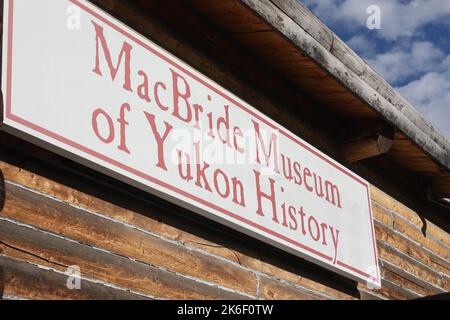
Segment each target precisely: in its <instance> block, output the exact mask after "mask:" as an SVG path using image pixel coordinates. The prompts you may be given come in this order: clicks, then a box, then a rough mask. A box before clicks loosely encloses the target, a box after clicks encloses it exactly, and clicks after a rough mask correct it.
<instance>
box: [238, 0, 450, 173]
mask: <svg viewBox="0 0 450 320" xmlns="http://www.w3.org/2000/svg"><path fill="white" fill-rule="evenodd" d="M241 1H242V2H243V3H244V4H245V5H247V6H248V7H249V8H250V9H251V10H252V11H254V12H255V13H257V14H258V15H259V16H260V17H261V18H263V19H264V20H265V21H267V23H268V24H270V25H271V26H272V27H273V28H275V29H276V30H278V31H279V32H280V33H281V34H282V35H284V36H285V37H286V38H287V39H289V40H290V41H291V42H292V45H293V46H295V47H297V48H298V49H299V50H301V51H303V52H305V53H306V54H307V55H308V56H309V57H311V58H312V59H313V60H314V61H315V62H316V63H317V64H318V65H319V66H320V67H322V68H323V69H324V70H326V71H328V72H329V73H330V74H331V75H332V76H333V77H334V78H335V79H338V81H339V82H340V83H342V84H343V85H345V86H346V88H347V89H348V90H349V94H356V95H357V96H358V97H360V98H361V99H362V100H363V101H364V102H365V103H366V104H367V105H368V106H370V107H371V108H372V109H373V110H375V111H376V112H378V113H379V114H380V115H381V117H383V118H384V119H386V120H387V121H388V122H389V123H390V124H392V126H393V127H396V128H398V129H399V130H401V131H402V132H403V133H405V134H406V135H407V136H408V137H409V138H410V139H411V140H412V141H414V142H415V143H416V144H417V145H419V146H420V147H421V148H422V149H423V150H424V151H426V152H427V153H428V154H429V155H431V157H432V158H433V159H436V160H437V161H438V162H439V163H440V164H442V165H443V166H444V167H446V168H450V157H449V154H450V146H449V143H448V141H447V139H446V138H445V137H444V136H442V134H440V133H439V132H437V131H436V130H435V129H434V128H433V127H432V126H431V125H430V123H429V122H427V121H426V120H425V119H424V118H423V117H422V116H421V115H420V114H419V113H418V112H417V110H415V108H414V107H412V106H411V105H410V104H409V103H407V102H406V101H405V100H404V99H402V98H401V96H400V95H399V94H398V93H396V92H395V91H394V90H392V88H391V87H390V86H389V85H385V86H383V85H382V84H383V83H386V82H385V81H383V80H382V78H381V77H380V76H378V75H377V74H376V73H375V72H374V71H373V70H372V69H371V68H370V67H369V66H368V65H367V64H366V63H365V62H364V61H362V60H359V61H358V60H357V59H352V60H350V61H351V63H352V64H359V68H357V70H359V69H361V70H362V71H363V73H362V75H360V72H359V71H355V72H354V71H353V70H355V68H356V66H355V65H354V66H353V67H352V68H349V67H348V66H347V65H346V64H348V62H349V61H348V60H347V59H343V58H342V57H339V56H335V55H334V54H333V50H331V52H330V51H329V50H328V49H327V43H326V42H323V40H322V39H323V38H319V37H317V36H314V32H312V31H308V30H307V29H306V28H309V29H313V30H314V29H319V30H320V28H321V25H322V23H321V22H320V21H317V22H316V23H315V26H314V27H312V26H308V25H306V26H303V25H302V23H300V22H297V21H295V20H296V19H295V15H298V14H300V13H299V10H295V11H293V12H295V13H296V14H295V15H293V12H291V13H289V12H287V13H288V14H287V13H286V12H283V11H282V10H280V9H279V8H278V7H277V6H276V5H275V4H274V0H272V1H271V0H258V1H255V0H241ZM304 12H307V13H308V11H307V9H305V10H304ZM309 15H311V16H312V15H313V14H312V13H309ZM302 21H306V23H311V21H314V20H313V19H309V20H306V19H302ZM333 36H334V34H333ZM321 41H322V42H321ZM334 41H341V40H339V39H338V38H337V37H335V38H334ZM341 42H342V41H341ZM344 51H345V50H344ZM338 52H339V51H338ZM346 56H347V55H346ZM367 75H370V76H371V77H372V80H374V81H369V80H368V78H367ZM365 76H366V77H365ZM330 81H331V80H330ZM374 82H375V83H374Z"/></svg>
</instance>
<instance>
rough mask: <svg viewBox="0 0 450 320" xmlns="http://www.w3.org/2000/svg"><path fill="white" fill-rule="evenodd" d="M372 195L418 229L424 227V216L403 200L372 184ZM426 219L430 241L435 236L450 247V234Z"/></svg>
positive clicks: (380, 203)
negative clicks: (402, 201) (403, 202)
mask: <svg viewBox="0 0 450 320" xmlns="http://www.w3.org/2000/svg"><path fill="white" fill-rule="evenodd" d="M370 197H371V199H372V202H375V203H376V204H378V205H380V206H381V207H383V208H385V209H386V210H387V211H388V212H392V213H394V214H395V215H398V216H401V217H403V218H404V219H405V220H406V221H408V222H409V223H410V224H413V225H414V226H415V227H416V228H417V229H418V230H421V229H422V228H423V227H424V220H422V218H421V217H420V215H419V214H418V213H417V212H415V211H414V210H411V209H410V208H408V207H407V206H405V205H404V204H402V203H401V202H399V201H397V200H395V199H394V198H392V197H391V196H389V195H387V194H386V193H385V192H383V191H381V190H380V189H378V188H376V187H374V186H371V187H370ZM425 221H426V231H427V236H428V235H430V236H431V238H430V241H433V238H434V239H435V240H437V241H438V242H441V243H443V244H445V245H446V246H447V247H450V234H449V233H447V232H445V231H444V230H442V229H441V228H439V227H438V226H436V225H435V224H433V223H431V222H429V221H427V220H425ZM422 238H423V236H422ZM419 240H420V239H419ZM416 241H418V240H416Z"/></svg>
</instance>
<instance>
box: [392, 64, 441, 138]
mask: <svg viewBox="0 0 450 320" xmlns="http://www.w3.org/2000/svg"><path fill="white" fill-rule="evenodd" d="M443 65H445V66H446V68H447V69H446V70H445V71H443V72H440V73H439V72H429V73H427V74H425V75H424V76H423V77H421V78H420V79H418V80H415V81H412V82H410V83H408V84H407V85H405V86H403V87H400V88H397V90H398V91H399V92H400V94H401V95H402V96H404V97H405V99H406V100H408V101H409V102H410V103H411V104H412V105H414V106H415V107H416V108H417V109H418V110H419V112H420V113H422V114H424V115H425V117H426V118H427V119H429V120H430V121H431V122H432V123H433V124H434V125H435V126H436V127H437V128H438V129H440V130H441V131H442V133H444V134H445V135H446V136H447V137H450V55H449V56H448V57H447V59H446V61H445V62H444V63H443Z"/></svg>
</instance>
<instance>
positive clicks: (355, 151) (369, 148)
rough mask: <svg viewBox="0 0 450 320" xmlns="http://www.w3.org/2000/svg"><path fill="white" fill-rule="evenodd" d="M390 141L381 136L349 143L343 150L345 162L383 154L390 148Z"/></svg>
mask: <svg viewBox="0 0 450 320" xmlns="http://www.w3.org/2000/svg"><path fill="white" fill-rule="evenodd" d="M392 142H393V141H392V139H389V138H387V137H385V136H383V135H381V134H380V135H378V136H376V137H371V138H365V139H361V140H355V141H352V142H349V143H348V144H347V145H346V146H345V149H344V158H345V161H347V162H355V161H359V160H363V159H367V158H371V157H375V156H378V155H380V154H384V153H386V152H388V151H389V149H390V148H391V146H392Z"/></svg>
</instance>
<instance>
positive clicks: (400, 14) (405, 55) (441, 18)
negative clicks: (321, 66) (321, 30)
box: [300, 0, 450, 139]
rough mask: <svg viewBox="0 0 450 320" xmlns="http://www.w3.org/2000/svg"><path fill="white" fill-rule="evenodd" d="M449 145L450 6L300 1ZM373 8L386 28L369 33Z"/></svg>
mask: <svg viewBox="0 0 450 320" xmlns="http://www.w3.org/2000/svg"><path fill="white" fill-rule="evenodd" d="M300 2H302V3H303V4H305V5H306V6H308V8H309V9H310V10H311V11H313V12H314V13H315V14H316V15H317V16H319V18H320V19H321V20H322V21H323V22H324V23H325V24H326V25H327V26H328V27H330V28H331V29H332V30H333V31H334V32H335V33H336V34H337V35H338V36H339V37H340V38H341V39H343V40H344V41H345V42H346V43H347V44H348V45H349V46H350V47H351V48H352V49H353V50H355V51H356V52H357V53H358V54H359V55H360V56H361V57H363V58H364V60H366V61H367V63H368V64H369V65H371V66H372V68H374V69H375V70H376V71H377V72H378V73H380V74H381V75H382V76H383V77H384V78H385V79H386V80H387V81H388V82H389V83H390V84H391V85H392V86H393V87H394V88H395V89H396V90H397V91H398V92H400V94H401V95H402V96H403V97H404V98H405V99H406V100H408V101H409V102H410V103H411V104H412V105H413V106H414V107H415V108H416V109H417V110H419V112H420V113H422V114H423V115H424V117H425V118H427V119H428V120H429V121H430V122H431V123H432V124H433V125H434V126H435V127H436V128H438V129H439V130H440V131H441V132H442V133H443V134H444V135H445V136H447V138H449V139H450V0H300ZM370 5H377V6H378V7H379V8H380V12H381V15H380V18H381V28H380V29H374V30H370V29H369V28H367V23H366V21H367V18H368V17H369V14H367V13H366V10H367V8H368V7H369V6H370Z"/></svg>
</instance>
